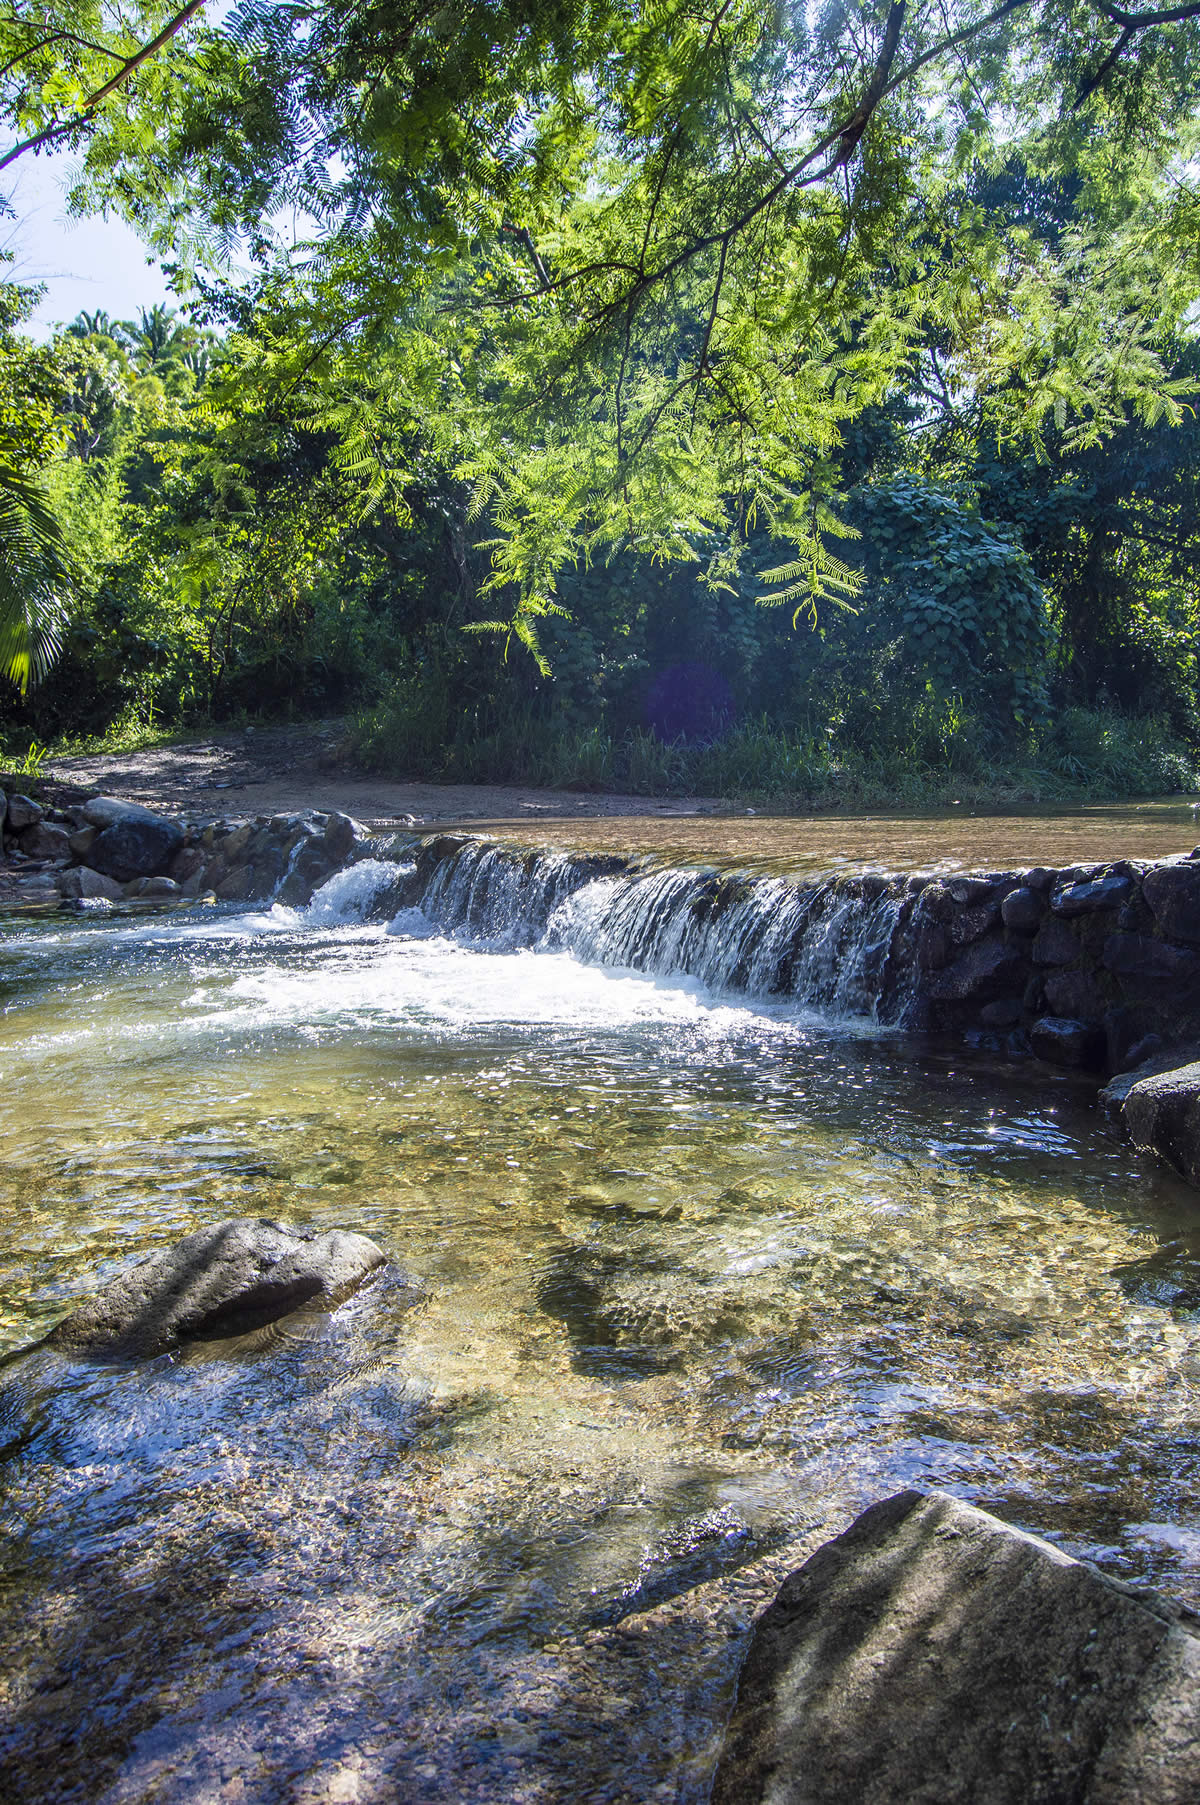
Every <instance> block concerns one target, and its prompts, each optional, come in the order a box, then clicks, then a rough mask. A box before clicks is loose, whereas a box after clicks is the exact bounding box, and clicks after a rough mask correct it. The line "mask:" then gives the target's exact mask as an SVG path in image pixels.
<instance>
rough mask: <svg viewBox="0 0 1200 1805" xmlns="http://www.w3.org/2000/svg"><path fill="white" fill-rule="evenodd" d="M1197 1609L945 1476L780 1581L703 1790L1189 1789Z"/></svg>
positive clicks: (1195, 1757)
mask: <svg viewBox="0 0 1200 1805" xmlns="http://www.w3.org/2000/svg"><path fill="white" fill-rule="evenodd" d="M1198 1628H1200V1623H1198V1620H1197V1619H1196V1618H1195V1617H1194V1616H1192V1615H1191V1613H1188V1612H1184V1611H1182V1610H1177V1609H1175V1608H1173V1607H1172V1606H1170V1605H1168V1604H1166V1603H1165V1602H1164V1601H1163V1600H1161V1599H1159V1598H1157V1597H1156V1596H1155V1595H1154V1594H1153V1593H1149V1592H1138V1591H1135V1589H1134V1588H1132V1587H1130V1586H1125V1585H1120V1584H1115V1583H1113V1582H1111V1581H1109V1580H1107V1579H1105V1578H1104V1577H1103V1576H1102V1575H1101V1574H1099V1573H1097V1572H1096V1570H1095V1569H1094V1568H1093V1567H1090V1566H1088V1565H1086V1564H1085V1563H1083V1562H1082V1561H1076V1560H1072V1559H1071V1558H1070V1557H1069V1556H1068V1555H1065V1554H1063V1553H1062V1551H1061V1550H1060V1549H1058V1548H1054V1547H1052V1546H1051V1545H1050V1544H1049V1543H1048V1542H1043V1541H1041V1540H1040V1539H1039V1538H1038V1537H1036V1536H1031V1535H1025V1534H1022V1533H1021V1532H1020V1531H1019V1530H1015V1529H1011V1528H1009V1526H1008V1525H1007V1524H1005V1523H1001V1522H1000V1521H998V1519H997V1518H995V1517H992V1516H989V1515H988V1514H987V1512H986V1511H981V1510H976V1509H974V1508H973V1507H972V1506H970V1505H967V1504H961V1503H959V1501H958V1500H957V1499H955V1498H950V1497H947V1496H946V1495H945V1493H941V1492H933V1493H930V1494H929V1495H927V1496H926V1495H923V1494H922V1493H920V1492H901V1493H899V1494H898V1495H897V1496H896V1497H894V1498H888V1499H886V1500H885V1501H884V1502H883V1503H882V1504H876V1505H874V1506H872V1508H871V1509H870V1510H867V1511H864V1513H863V1514H862V1516H860V1517H859V1518H858V1519H857V1521H856V1522H854V1523H852V1524H851V1526H850V1528H849V1529H848V1530H846V1532H845V1533H844V1534H843V1535H840V1536H838V1538H837V1539H836V1541H833V1542H827V1543H826V1544H825V1546H824V1547H823V1548H819V1549H818V1550H817V1552H816V1554H814V1555H813V1557H812V1558H811V1560H809V1561H808V1562H807V1563H806V1564H805V1565H804V1566H803V1567H801V1568H800V1569H799V1571H798V1572H796V1573H793V1574H791V1575H790V1577H789V1578H788V1579H786V1580H785V1581H784V1583H783V1586H782V1588H781V1589H780V1592H779V1595H778V1597H777V1598H776V1600H775V1602H774V1604H772V1605H771V1606H769V1607H768V1609H767V1610H766V1612H765V1613H764V1614H763V1616H762V1617H761V1618H760V1619H759V1621H758V1624H757V1626H756V1628H755V1632H754V1637H753V1640H752V1642H751V1646H750V1652H749V1655H748V1656H747V1659H746V1663H745V1666H744V1667H743V1669H742V1674H741V1679H740V1682H739V1685H738V1698H737V1705H736V1707H735V1709H734V1713H733V1717H732V1719H731V1722H730V1726H729V1730H728V1732H727V1735H726V1741H725V1749H724V1753H723V1754H722V1757H721V1763H720V1767H719V1769H718V1772H717V1779H716V1785H715V1788H714V1791H713V1794H712V1805H755V1802H760V1805H768V1801H769V1805H898V1801H903V1802H904V1805H1064V1802H1065V1801H1068V1800H1070V1801H1072V1802H1073V1805H1132V1802H1133V1801H1135V1800H1136V1801H1137V1802H1138V1805H1185V1802H1186V1805H1191V1802H1193V1801H1195V1800H1196V1799H1197V1798H1200V1635H1198V1634H1197V1631H1198Z"/></svg>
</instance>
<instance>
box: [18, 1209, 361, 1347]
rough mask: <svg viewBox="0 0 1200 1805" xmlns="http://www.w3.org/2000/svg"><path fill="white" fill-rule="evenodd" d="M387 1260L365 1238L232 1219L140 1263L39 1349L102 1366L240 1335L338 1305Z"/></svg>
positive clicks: (300, 1226)
mask: <svg viewBox="0 0 1200 1805" xmlns="http://www.w3.org/2000/svg"><path fill="white" fill-rule="evenodd" d="M386 1258H387V1256H386V1254H384V1253H383V1251H382V1250H381V1249H380V1248H379V1247H377V1246H376V1245H375V1242H374V1241H371V1240H368V1238H367V1236H366V1235H357V1234H350V1233H347V1232H346V1231H344V1230H342V1229H330V1230H328V1231H327V1232H325V1233H321V1232H320V1231H319V1230H317V1229H315V1228H310V1227H308V1226H306V1225H304V1224H298V1225H296V1226H291V1225H288V1224H285V1223H282V1222H269V1221H266V1220H265V1219H263V1218H259V1217H250V1216H243V1217H236V1218H234V1219H233V1220H231V1221H228V1222H218V1223H217V1224H216V1225H215V1227H211V1228H202V1229H198V1230H197V1231H196V1233H195V1234H193V1235H188V1236H187V1237H186V1238H185V1239H184V1240H182V1241H181V1242H180V1243H179V1244H178V1246H176V1247H168V1248H163V1249H162V1250H161V1251H160V1252H158V1253H153V1254H150V1255H149V1256H148V1257H147V1258H146V1259H144V1260H139V1261H138V1263H137V1265H135V1266H133V1267H131V1268H130V1270H129V1271H128V1272H124V1273H122V1274H121V1276H120V1277H119V1278H116V1279H114V1280H113V1281H112V1283H111V1284H108V1285H105V1286H104V1288H103V1289H102V1290H101V1291H99V1292H97V1294H96V1296H95V1297H93V1298H91V1299H90V1300H89V1301H88V1302H87V1303H86V1304H84V1305H82V1306H81V1308H80V1309H78V1310H76V1311H75V1313H74V1315H72V1316H68V1317H67V1318H66V1320H65V1321H63V1322H60V1323H59V1324H58V1326H57V1327H56V1328H54V1329H52V1330H51V1332H50V1334H49V1335H48V1336H47V1337H46V1340H47V1344H48V1345H49V1346H52V1347H57V1348H62V1349H63V1350H64V1351H65V1352H68V1353H73V1354H83V1355H88V1356H91V1357H93V1358H99V1359H104V1358H113V1357H117V1356H128V1355H138V1354H141V1355H146V1354H160V1353H164V1352H166V1351H167V1350H168V1349H170V1348H173V1347H176V1346H178V1345H179V1344H180V1343H181V1342H185V1341H214V1340H220V1339H222V1338H223V1337H225V1336H229V1335H242V1334H246V1333H247V1332H248V1331H250V1330H251V1329H258V1328H262V1327H263V1326H264V1325H265V1324H266V1323H269V1322H274V1321H276V1320H277V1319H278V1318H279V1317H281V1316H287V1315H288V1314H289V1313H290V1312H291V1311H293V1310H296V1309H298V1308H299V1307H300V1305H301V1304H307V1303H320V1304H324V1305H332V1304H334V1303H337V1302H338V1301H339V1300H340V1299H341V1298H343V1297H346V1296H347V1295H348V1294H349V1293H350V1292H351V1291H353V1290H354V1289H355V1288H356V1286H358V1285H360V1284H361V1283H362V1281H363V1279H365V1278H366V1277H367V1275H368V1274H369V1273H371V1272H374V1271H375V1269H376V1268H377V1267H379V1266H382V1265H384V1263H385V1261H386Z"/></svg>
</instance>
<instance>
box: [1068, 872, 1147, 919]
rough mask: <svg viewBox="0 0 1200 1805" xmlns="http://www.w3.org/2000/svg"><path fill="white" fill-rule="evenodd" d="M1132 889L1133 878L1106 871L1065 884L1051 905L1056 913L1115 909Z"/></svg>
mask: <svg viewBox="0 0 1200 1805" xmlns="http://www.w3.org/2000/svg"><path fill="white" fill-rule="evenodd" d="M1132 889H1133V880H1132V878H1129V877H1124V876H1122V875H1121V874H1119V873H1118V872H1116V871H1106V872H1104V874H1103V875H1102V876H1100V877H1093V878H1089V879H1087V880H1085V881H1084V882H1083V883H1077V884H1064V885H1063V886H1062V887H1061V889H1058V890H1056V891H1055V892H1054V894H1053V896H1052V897H1051V898H1050V907H1051V908H1052V909H1053V910H1054V913H1055V914H1056V915H1092V914H1094V913H1095V911H1096V910H1097V909H1115V908H1116V907H1117V906H1118V905H1119V904H1120V903H1123V902H1124V901H1125V900H1126V899H1127V898H1128V896H1129V895H1130V892H1131V891H1132Z"/></svg>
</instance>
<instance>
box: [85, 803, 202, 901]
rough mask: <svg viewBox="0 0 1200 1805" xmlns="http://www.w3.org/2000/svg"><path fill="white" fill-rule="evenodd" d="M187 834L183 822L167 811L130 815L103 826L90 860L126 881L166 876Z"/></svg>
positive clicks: (92, 846) (91, 849)
mask: <svg viewBox="0 0 1200 1805" xmlns="http://www.w3.org/2000/svg"><path fill="white" fill-rule="evenodd" d="M183 838H184V835H183V829H182V827H180V825H179V823H178V822H177V821H169V820H168V819H167V818H166V817H165V816H163V815H149V814H147V815H144V816H139V817H137V818H133V817H129V818H126V819H125V820H121V821H114V822H113V824H112V826H111V827H106V828H104V829H103V831H102V832H101V833H100V834H99V835H98V836H97V838H96V839H95V840H94V841H93V843H92V845H91V847H90V848H89V851H88V861H89V863H90V864H91V865H92V867H93V868H94V869H95V870H96V871H103V873H104V874H105V876H106V877H115V878H116V879H117V880H118V882H119V883H123V884H124V883H128V882H129V881H130V879H131V878H135V877H164V876H165V875H166V871H167V866H168V865H169V864H170V863H171V860H172V859H173V858H174V857H175V854H176V853H177V852H178V851H179V849H180V847H181V846H182V845H183Z"/></svg>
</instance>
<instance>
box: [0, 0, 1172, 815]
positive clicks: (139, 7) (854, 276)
mask: <svg viewBox="0 0 1200 1805" xmlns="http://www.w3.org/2000/svg"><path fill="white" fill-rule="evenodd" d="M1198 77H1200V0H1195V4H1184V5H1180V6H1174V7H1165V8H1161V9H1152V8H1148V7H1147V8H1142V9H1134V10H1129V9H1127V8H1125V7H1123V6H1120V5H1115V4H1109V0H1001V3H999V4H996V5H992V6H989V5H987V4H980V3H979V0H959V3H957V4H951V3H948V0H947V3H943V0H934V3H931V4H919V3H914V0H893V3H891V4H884V5H880V4H872V3H869V0H855V3H853V4H836V3H835V4H828V5H821V6H813V7H811V8H805V7H802V6H796V5H791V4H787V3H783V0H677V3H674V4H672V3H671V0H653V3H641V4H636V3H633V0H629V3H624V0H618V3H616V4H588V3H586V0H555V3H554V4H549V5H533V4H530V3H529V0H490V3H485V4H469V3H467V0H461V3H452V4H448V5H438V4H432V3H429V4H419V3H416V0H285V3H283V4H278V3H274V0H242V3H241V4H239V5H237V6H235V7H234V8H233V9H232V10H228V11H224V12H220V11H219V10H218V11H214V12H213V14H212V17H211V19H208V18H206V14H205V9H204V6H203V4H192V5H189V6H187V7H185V8H184V9H183V10H182V11H173V10H172V9H171V8H169V7H166V8H164V7H163V6H161V5H159V4H158V3H157V0H152V3H149V4H143V3H138V4H135V5H133V6H132V7H130V6H126V7H123V8H121V9H120V10H117V9H114V8H113V7H111V6H110V5H108V4H106V3H105V0H73V3H72V4H71V5H70V6H69V7H68V6H67V5H66V3H65V0H34V3H27V0H3V4H2V5H0V116H2V118H3V122H4V129H5V132H6V141H5V144H4V146H3V148H2V149H0V170H3V169H6V168H12V167H14V166H17V165H19V161H20V159H21V158H22V157H29V156H33V155H37V154H39V152H41V151H42V150H44V149H47V148H51V147H53V148H57V149H62V148H66V149H69V150H70V151H72V152H73V153H74V156H75V164H74V167H75V172H76V188H75V191H74V202H75V204H76V205H77V206H78V207H79V208H81V209H82V208H107V209H110V210H117V211H120V212H122V213H123V214H124V215H125V216H126V217H127V218H129V219H130V220H131V221H132V222H133V223H134V224H135V225H136V226H137V227H138V229H139V230H140V231H141V232H142V233H143V234H144V235H145V236H146V238H147V241H148V242H149V243H151V244H153V245H154V246H155V247H157V249H158V250H159V251H160V253H162V254H163V255H164V256H166V257H168V258H169V259H170V260H171V267H172V269H173V272H174V278H175V283H176V286H177V289H178V293H179V297H180V298H179V304H178V306H176V307H161V306H156V307H153V308H150V309H148V310H146V311H144V312H143V313H142V314H141V316H140V318H139V319H137V320H135V321H112V320H110V319H108V318H107V317H106V316H104V315H103V314H99V315H94V316H93V315H81V316H80V317H79V318H78V319H76V320H74V321H72V322H71V323H70V324H68V325H65V326H64V327H62V328H61V329H60V330H59V331H57V332H56V333H55V335H54V336H53V338H52V339H51V341H50V342H49V343H45V344H37V343H34V342H33V341H32V340H31V339H30V338H29V337H28V335H27V333H26V331H25V330H24V328H23V322H24V321H25V319H26V318H27V316H28V312H29V309H30V307H31V305H32V303H33V300H34V298H35V297H34V296H33V294H31V292H30V291H28V290H25V289H22V288H21V287H20V286H19V285H17V284H15V283H13V282H9V283H8V284H7V285H6V286H4V288H3V290H2V291H0V395H2V397H3V403H2V407H0V666H2V667H3V669H4V670H5V671H6V673H7V676H6V679H5V680H4V681H3V683H2V684H0V735H2V736H3V741H4V744H5V745H6V746H7V749H8V752H9V754H10V755H13V754H16V755H20V754H21V753H23V752H24V750H25V748H26V747H27V746H28V745H29V743H30V741H31V740H34V741H37V742H41V743H49V742H59V743H70V742H72V741H74V742H78V741H80V740H81V739H83V738H85V737H86V736H101V737H103V736H108V739H109V742H110V743H115V742H118V741H121V740H128V739H129V738H130V737H132V736H138V735H148V734H152V733H155V732H162V731H167V730H175V729H183V728H186V727H188V726H189V725H194V724H197V723H204V722H220V721H225V720H240V719H245V718H248V717H275V716H280V715H307V714H312V715H318V714H330V713H346V714H348V715H350V716H351V717H352V719H353V720H354V722H355V723H356V725H355V728H354V735H355V741H356V745H357V748H358V751H359V753H360V755H361V756H363V757H364V758H366V759H367V760H368V761H370V762H373V763H374V764H376V765H378V766H379V767H381V768H386V769H388V770H390V771H391V772H393V773H395V774H397V775H416V774H423V775H438V776H446V777H461V778H472V779H488V778H492V779H496V780H509V779H523V780H527V781H550V782H556V783H576V784H583V785H589V786H612V787H634V788H639V789H651V790H653V789H662V790H669V789H672V788H674V789H685V788H694V789H701V790H707V791H714V792H719V793H725V794H733V793H738V794H743V795H748V796H753V795H757V794H763V795H767V794H770V795H777V796H787V797H792V798H797V799H801V800H804V801H810V802H816V801H822V800H835V801H836V800H842V801H850V802H852V801H855V800H869V799H879V798H881V797H883V796H887V795H890V796H892V797H893V798H894V799H897V800H905V799H908V800H914V801H915V800H920V799H922V798H926V797H934V796H938V795H941V794H942V793H943V792H944V793H945V794H946V795H947V796H949V795H950V794H951V793H953V794H955V795H957V794H959V793H963V794H970V795H972V796H979V797H980V798H985V797H987V796H989V795H995V796H997V797H999V796H1002V795H1004V794H1012V793H1013V792H1014V791H1016V792H1018V793H1024V794H1027V795H1030V796H1043V797H1051V796H1054V795H1058V794H1066V793H1069V792H1070V790H1071V789H1072V787H1081V788H1084V789H1087V790H1088V791H1089V792H1091V793H1093V794H1120V793H1133V792H1141V793H1149V792H1153V791H1156V790H1157V791H1161V790H1173V789H1178V788H1192V787H1194V786H1196V785H1197V784H1198V783H1200V778H1198V776H1197V773H1196V769H1195V760H1196V758H1197V757H1198V756H1200V670H1198V667H1197V642H1196V633H1197V620H1198V609H1200V537H1198V514H1197V502H1198V490H1197V484H1198V482H1200V459H1198V457H1197V452H1198V451H1200V438H1198V434H1197V425H1196V416H1195V412H1194V409H1195V406H1196V400H1195V397H1196V396H1197V395H1198V394H1200V345H1198V343H1197V335H1196V306H1197V301H1198V299H1200V207H1198V204H1197V202H1198V196H1197V172H1198V169H1200V164H1198V163H1197V160H1196V151H1197V144H1196V137H1197V116H1198V109H1197V99H1196V97H1197V94H1198V93H1200V84H1198Z"/></svg>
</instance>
